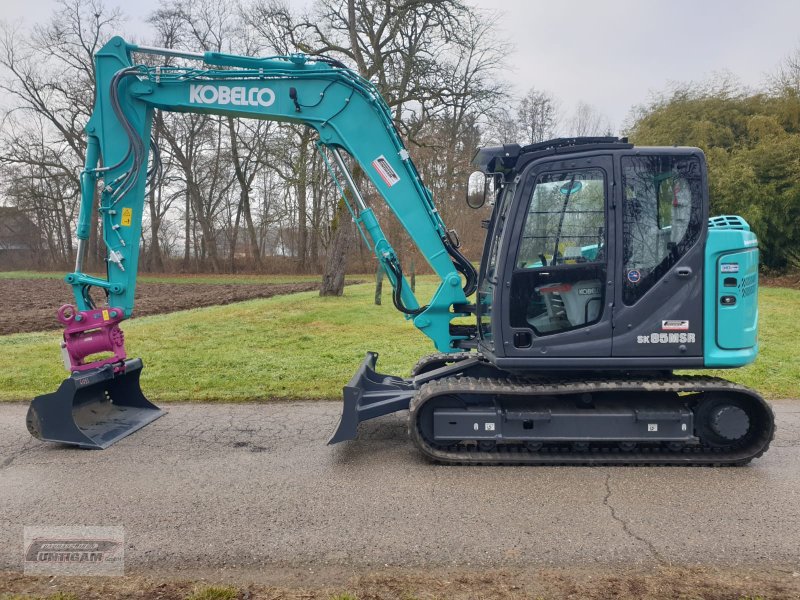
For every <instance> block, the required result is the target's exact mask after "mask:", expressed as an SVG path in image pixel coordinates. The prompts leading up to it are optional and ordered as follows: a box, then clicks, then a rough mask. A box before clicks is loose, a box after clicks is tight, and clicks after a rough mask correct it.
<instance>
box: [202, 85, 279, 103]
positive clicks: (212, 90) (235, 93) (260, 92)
mask: <svg viewBox="0 0 800 600" xmlns="http://www.w3.org/2000/svg"><path fill="white" fill-rule="evenodd" d="M274 103H275V92H273V91H272V90H271V89H270V88H268V87H253V88H249V89H248V88H246V87H245V86H243V85H239V86H233V87H230V86H227V85H200V84H192V85H190V86H189V104H233V105H234V106H263V107H264V108H266V107H268V106H272V105H273V104H274Z"/></svg>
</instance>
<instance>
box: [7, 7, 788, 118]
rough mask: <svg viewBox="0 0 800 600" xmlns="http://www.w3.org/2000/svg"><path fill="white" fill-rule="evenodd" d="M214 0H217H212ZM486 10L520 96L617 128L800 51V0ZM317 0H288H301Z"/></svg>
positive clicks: (24, 11)
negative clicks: (694, 86)
mask: <svg viewBox="0 0 800 600" xmlns="http://www.w3.org/2000/svg"><path fill="white" fill-rule="evenodd" d="M210 1H213V0H210ZM468 1H471V2H472V3H473V4H475V5H477V6H478V7H480V8H481V9H484V10H485V11H487V13H486V14H487V16H486V18H489V19H492V20H493V21H494V22H495V24H496V27H497V32H498V36H499V37H500V38H501V39H503V40H505V41H508V42H510V43H511V44H513V51H512V52H511V53H510V54H509V55H508V56H506V58H505V60H504V61H503V62H502V63H500V64H498V65H497V69H498V74H499V76H500V77H502V78H504V79H505V80H506V81H508V82H510V83H511V84H512V86H513V87H512V89H513V91H514V93H516V94H518V95H521V94H523V93H524V92H526V91H527V90H528V89H530V88H531V87H536V88H537V89H540V90H545V91H548V92H550V93H551V94H552V95H554V96H555V97H556V98H557V99H558V100H559V101H560V105H561V112H562V113H563V115H564V117H563V118H564V119H567V118H569V115H570V113H571V112H572V110H573V109H574V107H575V105H576V104H577V103H578V102H586V103H588V104H590V105H592V106H594V107H595V108H596V109H597V110H598V111H599V112H600V113H602V114H603V115H604V116H605V117H606V118H607V119H608V120H609V121H610V123H611V125H612V127H613V129H614V130H615V131H619V129H620V128H621V127H622V125H624V123H625V121H626V118H627V116H628V114H629V112H630V109H631V107H632V106H634V105H638V104H642V103H646V102H647V101H648V100H649V99H650V98H651V96H652V94H653V93H656V92H659V91H662V90H664V89H666V88H667V87H668V86H669V85H671V84H672V83H674V82H685V81H703V80H706V79H708V78H709V77H712V76H714V75H715V74H717V73H724V72H729V73H732V74H733V75H735V76H737V77H738V79H739V80H740V81H741V82H742V83H743V84H744V85H746V86H753V87H755V86H759V85H760V84H762V82H763V81H764V79H765V77H766V76H767V75H768V74H769V73H771V72H773V71H774V70H775V68H776V66H777V65H778V64H779V63H780V62H781V60H782V59H783V58H784V57H786V56H787V55H788V54H790V53H792V52H793V51H794V50H796V49H798V48H800V28H799V27H798V24H800V0H594V1H592V0H548V1H534V0H528V1H526V0H503V1H502V2H498V1H497V0H468ZM310 2H311V0H291V4H292V6H295V7H302V6H307V5H308V4H310ZM105 4H106V6H109V7H111V6H121V7H122V9H123V11H124V12H125V13H126V14H127V15H129V20H128V24H127V27H128V30H127V31H122V32H120V33H121V34H122V35H123V37H125V36H126V35H127V36H128V37H132V36H133V35H135V36H136V37H137V38H139V39H142V40H144V39H146V38H147V37H148V36H147V31H148V30H147V26H146V25H145V24H144V19H145V18H146V16H147V15H148V14H149V13H150V12H151V11H152V10H153V9H154V8H155V7H156V6H157V5H158V0H138V1H137V2H135V3H134V2H129V1H125V2H120V1H119V0H105ZM53 6H54V5H53V3H52V1H51V0H3V11H2V18H3V20H6V21H11V22H19V20H22V21H23V23H24V24H25V25H30V24H33V23H35V22H36V20H37V19H44V18H46V16H47V15H48V14H49V13H50V11H51V10H52V7H53Z"/></svg>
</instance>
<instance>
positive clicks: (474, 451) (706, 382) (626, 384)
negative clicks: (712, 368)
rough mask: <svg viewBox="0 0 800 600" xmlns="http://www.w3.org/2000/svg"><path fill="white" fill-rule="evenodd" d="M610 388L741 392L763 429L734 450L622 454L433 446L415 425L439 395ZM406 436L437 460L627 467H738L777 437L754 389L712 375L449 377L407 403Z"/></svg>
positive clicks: (578, 391) (597, 450) (599, 450)
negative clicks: (757, 410)
mask: <svg viewBox="0 0 800 600" xmlns="http://www.w3.org/2000/svg"><path fill="white" fill-rule="evenodd" d="M596 392H602V393H608V392H611V393H613V392H643V393H648V392H656V393H657V392H682V393H698V392H722V393H726V392H727V393H730V392H736V393H737V394H744V395H746V396H749V397H750V398H753V399H754V400H756V401H757V402H758V403H759V404H760V405H761V406H762V408H763V409H764V411H765V414H764V416H765V417H766V419H763V421H765V422H766V425H765V427H764V429H763V430H762V431H760V432H758V433H757V434H756V435H755V436H754V437H753V438H751V441H750V442H749V443H747V444H746V445H744V446H742V447H738V448H736V449H735V451H733V452H729V451H726V450H725V449H720V448H712V447H708V446H702V445H701V446H698V447H693V446H689V447H687V448H685V449H683V450H681V451H677V452H676V451H670V450H667V449H666V448H659V447H654V448H642V449H641V450H640V451H638V452H636V451H634V452H623V451H621V450H620V449H618V448H613V447H610V448H598V447H594V448H590V449H589V451H586V452H578V451H574V450H572V449H571V448H570V447H569V445H566V446H565V445H562V446H561V447H556V448H553V447H551V446H547V445H546V446H545V447H544V448H543V449H542V450H540V451H530V450H527V449H526V448H525V447H524V446H523V445H522V444H513V445H511V446H510V448H509V447H504V445H503V444H498V445H497V447H496V448H495V449H493V450H489V451H484V450H479V449H478V448H477V447H476V446H474V445H465V444H461V445H459V446H457V448H458V450H456V451H453V450H449V449H448V450H443V449H439V448H435V447H432V446H431V445H430V444H429V443H428V442H427V441H426V440H425V439H424V438H423V437H422V435H421V433H420V431H419V427H418V423H417V415H418V414H419V410H420V408H421V407H422V406H423V405H424V404H425V403H426V402H428V401H430V400H431V399H433V398H436V397H437V396H441V395H456V396H459V395H461V394H471V395H472V394H486V395H488V396H494V395H503V396H553V395H565V394H583V393H596ZM408 423H409V435H410V437H411V440H412V441H413V442H414V444H415V445H416V446H417V448H418V449H419V450H420V452H422V453H423V454H424V455H425V456H427V457H428V458H430V459H432V460H433V461H435V462H440V463H447V464H462V465H627V466H636V465H640V466H714V467H721V466H740V465H745V464H747V463H749V462H750V461H751V460H753V459H754V458H758V457H759V456H761V455H762V454H764V452H766V451H767V449H768V448H769V444H770V442H771V441H772V439H773V437H774V435H775V415H774V413H773V411H772V407H770V405H769V404H767V403H766V402H765V401H764V399H763V398H762V397H761V396H760V395H759V394H758V393H757V392H755V391H753V390H751V389H749V388H747V387H744V386H741V385H738V384H735V383H732V382H730V381H726V380H724V379H717V378H714V377H691V376H676V377H670V378H664V379H647V380H596V381H593V380H586V381H547V382H528V381H524V380H520V381H515V380H503V379H485V378H481V379H476V378H470V377H450V378H447V379H440V380H437V381H433V382H430V383H427V384H425V385H423V386H422V387H421V388H420V390H419V391H418V392H417V394H415V396H414V398H413V399H412V400H411V405H410V407H409V421H408Z"/></svg>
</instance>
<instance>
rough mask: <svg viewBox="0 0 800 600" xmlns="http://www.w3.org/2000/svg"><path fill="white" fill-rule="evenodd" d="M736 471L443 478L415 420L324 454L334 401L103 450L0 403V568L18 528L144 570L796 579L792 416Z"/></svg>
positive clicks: (265, 410)
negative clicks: (70, 540)
mask: <svg viewBox="0 0 800 600" xmlns="http://www.w3.org/2000/svg"><path fill="white" fill-rule="evenodd" d="M775 408H776V412H777V415H778V434H777V437H776V440H775V441H774V443H773V445H772V448H771V450H770V451H769V452H768V453H767V454H766V455H765V456H764V457H762V458H761V459H758V460H757V461H755V462H754V463H752V464H751V465H750V466H748V467H744V468H726V469H710V468H621V467H620V468H600V467H594V468H586V467H577V468H576V467H549V468H541V467H450V466H438V465H433V464H430V463H428V462H426V461H425V460H424V459H423V458H421V457H420V456H419V455H418V454H417V452H416V451H415V450H414V448H413V447H412V446H411V444H410V442H409V441H408V439H407V434H406V431H405V414H404V413H403V414H400V415H396V416H392V417H387V418H383V419H379V420H376V421H372V422H369V423H366V424H363V425H362V426H361V428H362V429H361V437H360V439H359V440H358V441H355V442H347V443H344V444H340V445H338V446H334V447H329V446H326V445H325V441H326V440H327V437H328V435H329V433H330V431H331V429H332V427H333V426H334V424H335V422H336V420H337V416H338V411H339V404H338V403H329V402H323V403H291V404H271V405H252V404H251V405H197V404H194V405H171V406H168V410H169V414H168V415H167V416H165V417H163V418H161V419H159V420H158V421H156V422H155V423H154V424H152V425H150V426H149V427H147V428H146V429H144V430H142V431H140V432H138V433H136V434H134V435H133V436H130V437H128V438H126V439H125V440H123V441H121V442H119V443H118V444H116V445H115V446H113V447H111V448H110V449H108V450H104V451H89V450H77V449H71V448H66V447H59V446H55V445H50V444H45V443H41V442H39V441H37V440H34V439H32V438H31V437H30V436H29V435H28V433H27V431H26V429H25V425H24V416H25V411H26V406H24V405H21V404H5V405H0V570H12V571H13V570H18V569H19V568H20V564H21V548H22V530H23V526H25V525H123V526H124V527H125V533H126V557H125V561H126V567H127V570H128V572H141V571H145V570H149V569H155V568H157V569H159V570H164V569H174V570H176V571H181V570H191V569H207V568H217V569H229V568H234V567H235V568H249V567H253V568H258V567H259V566H265V565H273V566H274V567H276V568H279V567H284V568H287V569H317V568H328V569H330V568H334V569H344V570H349V571H350V572H353V571H354V570H358V569H361V568H363V569H369V568H375V567H381V568H382V567H384V566H386V565H388V566H391V567H395V566H396V567H416V566H422V565H424V566H427V567H443V568H447V567H449V566H456V565H457V566H459V567H469V566H474V567H476V568H482V567H492V568H496V567H515V566H536V565H539V566H542V567H545V566H564V565H575V566H578V565H583V566H591V565H598V566H600V565H609V564H611V565H614V564H619V565H623V564H624V565H628V566H630V565H641V566H645V567H646V566H647V565H648V564H652V565H656V566H657V565H668V564H676V565H687V564H688V565H691V564H706V565H720V566H723V565H725V566H731V565H733V566H735V565H742V566H758V565H765V566H766V565H776V564H780V565H785V566H786V567H787V568H789V569H790V570H794V571H800V402H789V401H787V402H779V403H776V405H775Z"/></svg>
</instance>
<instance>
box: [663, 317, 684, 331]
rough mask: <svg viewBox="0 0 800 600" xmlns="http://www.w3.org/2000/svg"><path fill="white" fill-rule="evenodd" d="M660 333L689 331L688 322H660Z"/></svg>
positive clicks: (675, 320) (677, 320) (669, 320)
mask: <svg viewBox="0 0 800 600" xmlns="http://www.w3.org/2000/svg"><path fill="white" fill-rule="evenodd" d="M661 330H662V331H689V321H681V320H679V319H668V320H666V321H661Z"/></svg>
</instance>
